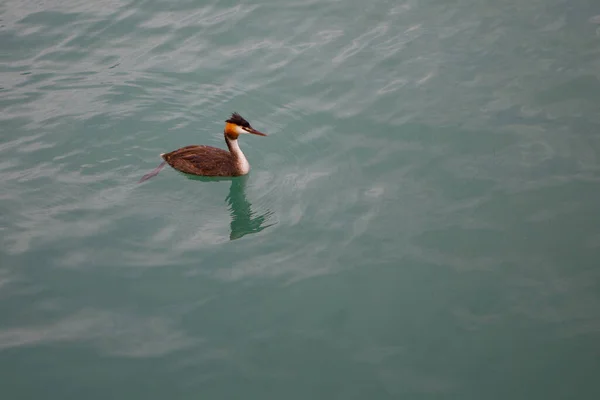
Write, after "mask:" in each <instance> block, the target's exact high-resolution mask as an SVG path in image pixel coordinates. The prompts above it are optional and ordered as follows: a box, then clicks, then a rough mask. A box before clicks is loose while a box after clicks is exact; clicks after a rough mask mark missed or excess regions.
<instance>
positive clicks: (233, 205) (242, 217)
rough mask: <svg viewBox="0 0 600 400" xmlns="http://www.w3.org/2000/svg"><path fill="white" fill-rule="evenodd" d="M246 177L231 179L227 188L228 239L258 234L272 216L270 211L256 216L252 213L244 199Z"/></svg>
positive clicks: (246, 200) (250, 206)
mask: <svg viewBox="0 0 600 400" xmlns="http://www.w3.org/2000/svg"><path fill="white" fill-rule="evenodd" d="M247 180H248V179H247V177H246V176H242V177H239V178H233V179H232V180H231V186H229V194H228V195H227V197H226V201H227V204H228V205H229V212H230V214H231V225H230V226H231V233H230V235H229V239H231V240H235V239H239V238H241V237H242V236H244V235H247V234H250V233H258V232H260V231H262V230H263V229H265V228H268V227H269V226H271V225H273V224H269V225H263V224H264V223H265V221H266V220H267V219H268V218H269V217H270V216H271V215H272V212H271V211H267V212H266V213H264V214H262V215H261V214H258V215H257V214H256V213H255V212H253V211H252V204H250V202H249V201H248V199H246V182H247Z"/></svg>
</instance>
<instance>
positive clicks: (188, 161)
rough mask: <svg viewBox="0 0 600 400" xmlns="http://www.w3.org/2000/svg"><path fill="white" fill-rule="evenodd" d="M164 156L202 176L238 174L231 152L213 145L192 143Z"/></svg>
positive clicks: (185, 170)
mask: <svg viewBox="0 0 600 400" xmlns="http://www.w3.org/2000/svg"><path fill="white" fill-rule="evenodd" d="M162 158H163V159H164V160H165V161H166V162H167V163H168V164H169V165H170V166H171V167H173V168H175V169H176V170H178V171H181V172H184V173H186V174H192V175H201V176H237V175H239V172H238V171H236V168H235V167H236V163H235V162H234V159H233V156H232V155H231V153H230V152H228V151H226V150H223V149H219V148H217V147H212V146H203V145H191V146H185V147H182V148H180V149H177V150H174V151H172V152H170V153H165V154H163V155H162Z"/></svg>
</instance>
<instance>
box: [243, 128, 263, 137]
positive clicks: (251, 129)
mask: <svg viewBox="0 0 600 400" xmlns="http://www.w3.org/2000/svg"><path fill="white" fill-rule="evenodd" d="M242 129H243V130H245V131H246V132H248V133H252V134H254V135H258V136H267V134H266V133H262V132H259V131H257V130H256V129H254V128H250V127H248V128H242Z"/></svg>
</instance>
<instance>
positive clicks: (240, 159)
mask: <svg viewBox="0 0 600 400" xmlns="http://www.w3.org/2000/svg"><path fill="white" fill-rule="evenodd" d="M229 151H231V154H233V157H234V159H235V161H236V163H237V166H238V168H239V169H240V170H241V172H242V173H243V174H247V173H248V172H249V171H250V163H249V162H248V160H246V156H245V155H244V153H243V152H242V149H240V146H239V144H238V141H237V139H236V140H231V139H230V140H229Z"/></svg>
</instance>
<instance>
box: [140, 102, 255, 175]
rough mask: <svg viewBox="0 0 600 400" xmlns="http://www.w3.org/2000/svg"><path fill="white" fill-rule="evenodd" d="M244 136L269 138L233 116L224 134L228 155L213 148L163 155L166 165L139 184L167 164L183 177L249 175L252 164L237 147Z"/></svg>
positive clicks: (191, 149) (187, 149) (161, 165)
mask: <svg viewBox="0 0 600 400" xmlns="http://www.w3.org/2000/svg"><path fill="white" fill-rule="evenodd" d="M244 133H252V134H254V135H258V136H267V135H266V134H265V133H262V132H260V131H258V130H256V129H254V128H253V127H252V126H251V125H250V123H249V122H248V121H246V120H245V119H244V118H243V117H242V116H241V115H240V114H238V113H237V112H234V113H233V114H231V117H229V119H227V120H225V129H224V130H223V135H224V137H225V143H226V144H227V148H228V149H229V151H227V150H224V149H220V148H218V147H212V146H205V145H191V146H185V147H182V148H179V149H177V150H173V151H171V152H169V153H163V154H161V155H160V156H161V157H162V159H163V160H164V161H163V162H162V163H160V165H159V166H158V167H156V168H155V169H154V170H152V171H151V172H149V173H147V174H146V175H144V176H143V177H142V178H141V179H140V180H139V181H138V183H141V182H144V181H146V180H148V179H150V178H152V177H153V176H156V175H158V173H159V172H160V170H161V169H162V168H163V167H164V166H165V165H166V164H169V165H170V166H171V167H173V168H174V169H176V170H178V171H181V172H183V173H186V174H191V175H198V176H207V177H211V176H215V177H235V176H242V175H246V174H248V172H250V163H249V162H248V160H247V159H246V156H245V155H244V153H243V152H242V149H240V146H239V144H238V137H239V136H240V135H241V134H244Z"/></svg>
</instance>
